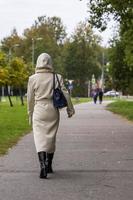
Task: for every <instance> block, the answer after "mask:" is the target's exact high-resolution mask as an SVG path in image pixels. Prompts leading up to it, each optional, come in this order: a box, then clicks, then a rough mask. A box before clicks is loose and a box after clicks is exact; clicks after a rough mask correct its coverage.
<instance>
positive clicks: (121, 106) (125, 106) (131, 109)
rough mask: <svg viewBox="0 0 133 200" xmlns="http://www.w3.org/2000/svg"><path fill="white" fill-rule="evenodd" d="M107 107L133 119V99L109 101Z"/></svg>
mask: <svg viewBox="0 0 133 200" xmlns="http://www.w3.org/2000/svg"><path fill="white" fill-rule="evenodd" d="M107 109H108V110H110V111H112V112H114V113H116V114H120V115H121V116H123V117H125V118H127V119H128V120H130V121H133V101H123V100H119V101H115V102H112V103H110V104H109V105H108V106H107Z"/></svg>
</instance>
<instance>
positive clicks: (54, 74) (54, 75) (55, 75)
mask: <svg viewBox="0 0 133 200" xmlns="http://www.w3.org/2000/svg"><path fill="white" fill-rule="evenodd" d="M55 77H56V79H57V82H58V87H59V88H60V89H61V85H60V81H59V78H58V75H57V74H56V73H53V89H55Z"/></svg>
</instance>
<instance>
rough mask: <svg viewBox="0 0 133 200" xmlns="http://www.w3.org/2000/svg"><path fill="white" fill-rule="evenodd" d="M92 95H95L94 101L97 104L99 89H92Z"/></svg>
mask: <svg viewBox="0 0 133 200" xmlns="http://www.w3.org/2000/svg"><path fill="white" fill-rule="evenodd" d="M92 97H93V101H94V103H95V104H96V103H97V97H98V91H97V89H94V90H93V91H92Z"/></svg>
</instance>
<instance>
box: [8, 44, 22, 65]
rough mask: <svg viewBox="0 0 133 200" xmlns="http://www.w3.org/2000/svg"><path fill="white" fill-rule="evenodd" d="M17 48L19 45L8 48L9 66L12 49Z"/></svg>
mask: <svg viewBox="0 0 133 200" xmlns="http://www.w3.org/2000/svg"><path fill="white" fill-rule="evenodd" d="M19 46H20V44H14V45H13V46H11V47H10V48H9V52H8V56H9V64H10V62H11V58H12V49H13V48H15V47H19Z"/></svg>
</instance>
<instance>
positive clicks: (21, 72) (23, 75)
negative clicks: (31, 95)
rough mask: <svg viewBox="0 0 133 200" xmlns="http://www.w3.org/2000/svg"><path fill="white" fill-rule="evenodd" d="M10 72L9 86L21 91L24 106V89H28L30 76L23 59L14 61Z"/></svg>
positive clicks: (14, 59)
mask: <svg viewBox="0 0 133 200" xmlns="http://www.w3.org/2000/svg"><path fill="white" fill-rule="evenodd" d="M8 70H9V81H10V82H9V84H10V85H11V86H13V87H14V88H16V89H18V90H19V94H20V99H21V103H22V105H24V101H23V89H24V88H26V85H27V80H28V76H29V74H28V71H27V68H26V65H25V63H24V61H23V60H22V59H21V58H17V57H16V58H13V59H12V61H11V63H10V66H9V68H8Z"/></svg>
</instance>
